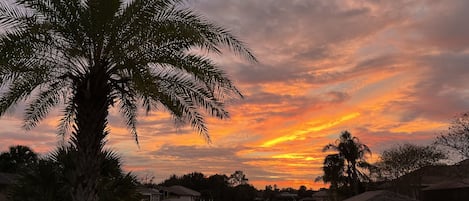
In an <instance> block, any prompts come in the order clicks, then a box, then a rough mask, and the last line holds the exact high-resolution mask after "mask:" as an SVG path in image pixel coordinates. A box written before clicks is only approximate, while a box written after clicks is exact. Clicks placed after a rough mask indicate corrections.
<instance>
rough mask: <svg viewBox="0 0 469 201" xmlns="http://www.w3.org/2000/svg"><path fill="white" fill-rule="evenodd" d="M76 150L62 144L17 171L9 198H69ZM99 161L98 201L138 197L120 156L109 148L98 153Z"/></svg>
mask: <svg viewBox="0 0 469 201" xmlns="http://www.w3.org/2000/svg"><path fill="white" fill-rule="evenodd" d="M76 155H77V151H76V150H74V149H73V148H70V147H67V148H65V147H62V148H59V149H57V150H56V151H54V152H52V153H51V154H50V155H48V156H47V157H45V158H43V159H40V160H39V161H38V163H37V164H36V165H34V166H32V167H31V169H30V170H31V171H28V172H23V173H21V174H20V175H21V177H20V179H19V180H18V183H17V184H15V186H14V187H13V188H12V192H11V193H10V199H11V200H12V201H24V200H35V201H50V200H71V197H72V190H73V188H74V186H73V182H72V179H73V177H72V176H71V173H72V172H73V169H74V168H75V167H76V165H75V164H74V163H75V161H74V160H73V158H74V157H76ZM101 156H103V157H104V158H103V159H102V161H103V165H102V166H101V170H100V171H99V172H98V174H100V176H101V177H100V180H99V181H98V183H99V185H98V189H97V190H98V195H99V201H114V200H122V201H139V200H140V197H139V194H138V192H137V191H136V187H137V183H136V181H137V180H136V178H135V177H134V176H133V175H131V174H130V173H127V174H126V173H124V172H123V171H122V169H121V163H120V158H119V157H118V156H117V155H116V154H115V153H114V152H111V151H104V152H103V154H102V155H101Z"/></svg>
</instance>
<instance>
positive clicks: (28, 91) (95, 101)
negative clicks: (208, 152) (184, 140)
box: [0, 0, 256, 200]
mask: <svg viewBox="0 0 469 201" xmlns="http://www.w3.org/2000/svg"><path fill="white" fill-rule="evenodd" d="M14 1H15V5H13V6H12V5H9V4H8V3H5V2H3V3H0V26H1V27H3V28H4V29H5V31H4V32H3V33H2V35H1V36H0V87H2V89H3V91H4V93H3V94H2V95H1V96H0V115H3V114H4V113H5V112H6V111H7V110H8V109H9V108H11V107H13V106H14V105H16V104H17V103H18V102H20V101H24V100H29V101H28V103H27V107H26V112H25V123H24V127H25V128H26V129H30V128H32V127H34V126H36V125H37V123H38V122H39V121H40V120H42V119H43V118H45V117H46V115H47V114H48V112H49V111H50V110H51V109H52V108H54V107H55V106H59V105H64V109H63V112H64V114H63V117H62V119H61V121H60V124H59V133H61V134H63V133H65V132H66V131H67V130H68V129H69V128H71V127H70V126H72V128H73V130H72V131H73V133H72V146H75V147H76V148H77V150H78V155H77V159H76V163H77V165H78V167H77V169H78V170H77V172H78V173H77V174H78V175H77V176H76V178H75V179H76V181H74V182H76V183H77V184H76V186H78V187H76V188H77V189H78V190H76V191H83V192H85V191H88V192H91V191H93V189H96V185H97V184H96V182H94V181H92V180H93V178H97V177H99V175H94V176H93V175H87V176H86V177H87V178H86V179H84V180H83V179H82V178H81V177H85V175H86V174H92V173H91V172H93V171H95V172H96V171H97V170H98V169H99V163H100V162H99V161H96V160H97V159H94V158H93V157H94V156H95V155H97V154H100V151H101V150H102V148H103V145H104V140H103V139H104V138H105V136H106V135H107V132H106V127H107V116H108V110H109V108H110V107H112V106H116V107H118V108H119V111H120V113H121V114H122V115H123V116H124V119H125V121H126V124H127V126H128V127H129V128H130V130H131V133H132V134H133V135H134V136H135V139H136V140H137V132H136V121H137V120H136V115H137V108H138V106H139V105H142V106H143V107H144V108H145V109H146V111H147V112H150V111H151V110H152V109H154V108H157V107H163V108H165V109H167V110H168V111H169V112H170V113H171V114H172V116H173V117H174V118H175V119H176V120H178V121H182V122H184V123H189V124H190V125H191V126H192V127H193V128H194V129H195V130H197V131H198V132H199V133H201V134H202V135H204V136H205V137H207V139H208V140H209V138H208V131H207V128H206V126H205V122H204V115H206V114H208V115H211V116H214V117H217V118H221V119H223V118H227V117H228V116H229V115H228V112H227V111H226V110H225V107H224V104H223V102H224V101H225V100H226V98H233V97H242V95H241V93H240V92H239V91H238V89H237V88H236V87H235V86H234V85H233V83H232V81H231V80H230V79H229V78H228V77H227V75H226V74H225V73H224V71H223V70H221V69H220V68H219V67H218V66H217V65H216V64H215V63H214V62H213V61H212V60H210V59H209V58H207V57H204V56H203V55H201V54H197V52H200V49H201V50H203V51H207V52H214V53H221V48H222V47H228V48H229V49H231V50H232V51H233V52H235V53H236V54H237V55H240V56H242V57H245V58H247V59H248V60H251V61H256V59H255V57H254V56H253V55H252V54H251V52H250V51H249V50H248V49H247V48H245V46H244V44H243V43H242V42H240V41H239V40H237V39H236V38H235V37H234V36H233V35H232V34H231V33H230V32H229V31H227V30H226V29H224V28H222V27H220V26H218V25H215V24H213V23H211V22H209V21H207V20H205V19H204V18H203V17H201V16H199V15H197V14H195V13H194V12H192V11H191V10H188V9H183V8H181V6H179V5H180V4H179V3H180V1H178V0H133V1H130V2H128V3H124V2H123V1H121V0H14ZM195 48H197V49H198V50H199V51H192V50H194V49H195ZM137 142H138V141H137ZM74 194H75V197H73V199H74V200H96V198H95V197H96V193H94V194H93V193H88V194H87V193H82V195H78V194H80V193H76V192H74ZM85 194H86V195H85ZM80 196H81V197H80Z"/></svg>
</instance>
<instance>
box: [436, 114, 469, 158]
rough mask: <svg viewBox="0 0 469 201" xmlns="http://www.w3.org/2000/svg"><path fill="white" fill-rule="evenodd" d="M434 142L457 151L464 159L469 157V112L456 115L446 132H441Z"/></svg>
mask: <svg viewBox="0 0 469 201" xmlns="http://www.w3.org/2000/svg"><path fill="white" fill-rule="evenodd" d="M435 144H437V145H442V146H445V147H448V148H450V149H451V150H453V151H456V152H457V153H459V154H460V155H461V156H462V157H463V158H464V159H468V158H469V113H463V114H461V115H460V116H459V117H456V118H455V119H454V120H453V121H452V122H451V125H450V126H449V128H448V132H447V133H446V134H441V135H440V136H438V137H437V138H436V140H435Z"/></svg>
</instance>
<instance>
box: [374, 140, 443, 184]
mask: <svg viewBox="0 0 469 201" xmlns="http://www.w3.org/2000/svg"><path fill="white" fill-rule="evenodd" d="M446 158H447V156H446V154H445V153H443V152H442V151H440V150H438V149H436V148H435V147H432V146H420V145H414V144H403V145H397V146H394V147H392V148H390V149H387V150H384V151H383V153H382V154H381V157H380V160H379V161H378V162H377V164H376V166H377V167H378V168H379V173H380V174H381V175H382V177H384V178H386V179H397V178H399V177H401V176H402V175H405V174H408V173H410V172H412V171H415V170H418V169H420V168H422V167H425V166H428V165H435V164H437V163H438V162H439V161H441V160H443V159H446Z"/></svg>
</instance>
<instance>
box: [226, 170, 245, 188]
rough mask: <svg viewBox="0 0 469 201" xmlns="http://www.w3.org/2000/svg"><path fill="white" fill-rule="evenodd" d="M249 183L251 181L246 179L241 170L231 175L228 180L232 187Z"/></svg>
mask: <svg viewBox="0 0 469 201" xmlns="http://www.w3.org/2000/svg"><path fill="white" fill-rule="evenodd" d="M248 181H249V179H248V178H246V175H245V174H244V172H243V171H241V170H236V171H235V172H234V173H233V174H231V175H230V177H229V179H228V182H229V183H230V185H231V186H238V185H244V184H247V183H248Z"/></svg>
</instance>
